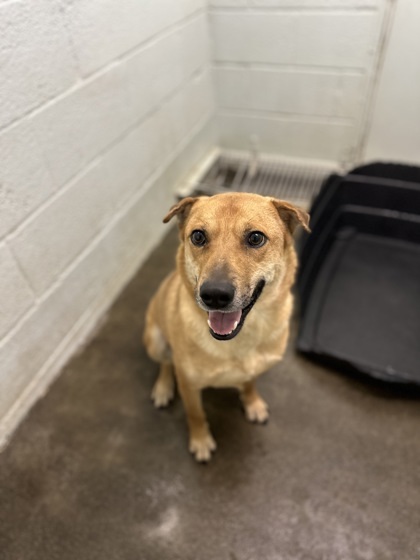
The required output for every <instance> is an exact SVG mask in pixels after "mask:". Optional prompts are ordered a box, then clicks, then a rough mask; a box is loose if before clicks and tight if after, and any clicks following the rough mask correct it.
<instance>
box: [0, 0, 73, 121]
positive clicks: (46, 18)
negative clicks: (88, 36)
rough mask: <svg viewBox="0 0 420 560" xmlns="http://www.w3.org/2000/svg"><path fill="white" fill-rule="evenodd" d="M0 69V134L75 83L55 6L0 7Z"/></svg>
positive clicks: (24, 4)
mask: <svg viewBox="0 0 420 560" xmlns="http://www.w3.org/2000/svg"><path fill="white" fill-rule="evenodd" d="M0 68H1V81H0V128H1V127H2V126H5V125H7V124H8V123H10V122H12V121H13V120H15V119H17V118H18V117H20V116H21V115H23V114H24V113H27V112H28V111H30V110H31V109H34V108H35V107H37V106H39V105H41V104H42V103H44V102H45V101H46V100H48V99H50V98H53V97H54V96H56V95H57V94H59V93H60V92H62V91H64V90H66V89H67V88H69V87H70V86H71V85H72V84H73V83H74V82H75V80H76V78H77V71H76V66H75V61H74V59H73V55H72V52H71V48H70V43H69V37H68V34H67V31H66V27H65V25H64V20H63V15H62V13H61V10H60V6H59V3H58V2H50V1H48V0H38V2H37V3H36V7H34V4H33V2H31V1H30V0H27V1H23V2H4V3H2V4H1V5H0Z"/></svg>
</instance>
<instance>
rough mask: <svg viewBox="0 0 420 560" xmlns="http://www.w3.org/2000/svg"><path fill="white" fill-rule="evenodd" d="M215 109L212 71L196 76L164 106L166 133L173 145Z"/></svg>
mask: <svg viewBox="0 0 420 560" xmlns="http://www.w3.org/2000/svg"><path fill="white" fill-rule="evenodd" d="M213 110H214V103H213V91H212V83H211V78H210V72H204V73H202V74H199V75H198V76H196V77H195V78H194V79H193V80H192V81H191V82H190V83H189V84H187V85H186V87H185V88H183V89H182V90H181V91H179V92H178V93H177V94H176V95H175V96H174V97H173V98H171V99H170V101H168V103H166V104H165V106H164V107H163V108H162V111H163V114H164V119H165V123H166V128H165V133H166V137H167V138H168V140H167V141H168V142H169V143H170V145H171V146H174V147H175V146H177V145H178V144H179V143H180V142H181V141H182V140H183V139H184V138H185V137H186V136H187V135H188V134H189V133H190V132H191V129H192V128H193V127H194V126H196V125H197V124H198V123H199V121H200V120H201V119H203V118H204V117H205V116H206V115H210V114H211V113H212V112H213Z"/></svg>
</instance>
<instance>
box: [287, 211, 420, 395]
mask: <svg viewBox="0 0 420 560" xmlns="http://www.w3.org/2000/svg"><path fill="white" fill-rule="evenodd" d="M306 270H307V273H308V275H309V277H310V279H311V281H310V282H307V283H306V285H305V286H304V288H303V289H302V287H301V289H300V292H301V293H300V295H301V300H302V303H303V306H302V314H303V316H302V320H301V325H300V332H299V335H298V343H297V347H298V350H299V351H301V352H303V353H305V354H307V355H309V356H311V357H313V358H315V359H319V360H322V361H323V362H327V363H329V364H330V365H332V366H335V367H338V368H341V369H349V370H352V371H357V372H359V373H365V374H368V375H370V376H373V377H376V378H380V379H383V380H386V381H395V382H400V383H415V384H420V216H416V215H414V214H411V215H410V214H401V213H400V212H398V211H392V210H383V209H380V208H379V209H375V208H364V207H362V206H358V205H344V206H340V207H338V208H336V209H335V211H334V212H332V215H330V217H329V220H328V221H327V222H326V223H324V225H323V228H322V233H321V235H320V236H318V240H317V243H316V245H315V246H314V247H313V252H312V254H311V260H310V262H307V263H306Z"/></svg>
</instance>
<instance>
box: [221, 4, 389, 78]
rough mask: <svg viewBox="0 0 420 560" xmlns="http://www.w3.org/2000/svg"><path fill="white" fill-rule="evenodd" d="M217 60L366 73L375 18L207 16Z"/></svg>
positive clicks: (375, 31) (337, 15)
mask: <svg viewBox="0 0 420 560" xmlns="http://www.w3.org/2000/svg"><path fill="white" fill-rule="evenodd" d="M210 22H211V30H212V34H213V45H214V58H215V60H216V61H225V62H229V61H231V62H246V63H253V62H254V63H266V64H267V63H268V64H286V65H295V64H296V65H316V66H318V67H319V66H337V67H351V68H355V67H357V68H365V67H366V66H368V65H369V64H370V61H371V57H372V55H373V52H374V48H375V47H376V42H377V34H378V31H379V24H380V18H379V17H378V15H377V13H376V12H374V13H370V12H363V13H352V12H350V13H328V12H325V13H324V12H319V13H318V12H313V13H305V12H303V13H302V14H295V13H294V12H284V13H274V14H268V13H267V14H263V13H255V14H245V13H244V14H241V13H240V14H231V13H217V12H215V13H212V14H210Z"/></svg>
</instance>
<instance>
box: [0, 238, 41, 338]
mask: <svg viewBox="0 0 420 560" xmlns="http://www.w3.org/2000/svg"><path fill="white" fill-rule="evenodd" d="M0 294H1V305H0V339H1V338H3V336H4V335H5V334H6V333H7V332H8V331H9V330H10V329H11V328H12V327H13V325H15V324H16V323H17V322H18V320H19V319H20V317H21V316H22V315H23V314H24V313H25V312H26V311H27V310H28V309H29V308H30V307H31V305H32V304H33V303H34V299H35V298H34V296H33V293H32V290H31V289H30V287H29V286H28V283H27V282H26V280H25V278H24V277H23V276H22V273H21V272H20V270H19V268H18V266H17V263H16V261H15V259H14V257H13V255H12V254H11V252H10V249H9V248H8V247H7V245H5V244H4V243H1V244H0Z"/></svg>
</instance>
